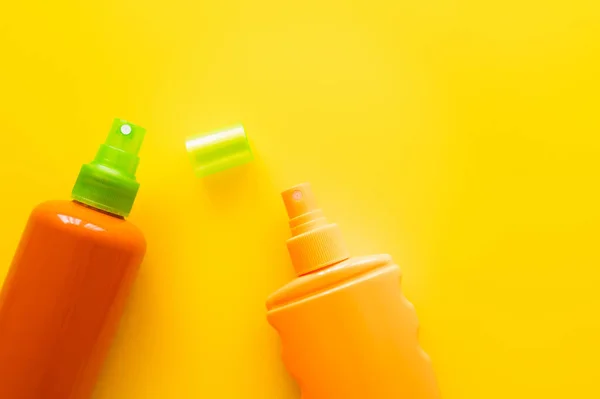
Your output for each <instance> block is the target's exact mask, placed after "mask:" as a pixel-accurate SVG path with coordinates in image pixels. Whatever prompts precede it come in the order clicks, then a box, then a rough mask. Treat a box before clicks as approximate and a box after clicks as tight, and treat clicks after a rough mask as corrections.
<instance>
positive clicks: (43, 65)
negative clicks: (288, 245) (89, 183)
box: [0, 0, 600, 399]
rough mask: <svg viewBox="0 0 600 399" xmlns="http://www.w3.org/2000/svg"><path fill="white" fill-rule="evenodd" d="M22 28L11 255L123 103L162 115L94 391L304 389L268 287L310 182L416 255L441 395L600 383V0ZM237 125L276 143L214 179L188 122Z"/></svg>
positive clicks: (88, 18)
mask: <svg viewBox="0 0 600 399" xmlns="http://www.w3.org/2000/svg"><path fill="white" fill-rule="evenodd" d="M0 49H1V51H2V53H1V54H2V55H1V59H0V123H1V126H2V134H1V136H0V138H1V140H2V143H3V148H2V151H1V155H0V180H1V181H2V184H3V194H4V195H3V197H4V198H3V200H2V207H3V209H4V210H5V213H4V216H3V219H2V237H3V240H2V241H1V242H0V272H1V273H2V275H3V274H4V273H5V272H6V268H7V266H8V264H9V262H10V259H11V257H12V253H13V251H14V248H15V246H16V244H17V240H18V238H19V233H20V231H21V230H22V228H23V225H24V222H25V220H26V217H27V215H28V213H29V211H30V210H31V208H32V207H33V206H34V205H35V204H36V203H38V202H40V201H43V200H46V199H50V198H66V197H68V195H69V192H70V189H71V185H72V183H73V182H74V179H75V177H76V175H77V172H78V169H79V166H80V164H81V163H83V162H87V161H89V160H90V158H91V157H92V156H93V154H94V153H95V151H96V148H97V145H98V144H99V143H100V142H101V141H102V140H103V139H104V136H105V134H106V133H107V131H108V128H109V127H110V123H111V121H112V118H113V117H115V116H118V117H121V118H127V119H130V120H131V121H132V122H134V123H137V124H140V125H142V126H144V127H146V128H147V129H148V135H147V141H146V143H145V145H144V148H143V150H142V164H141V167H140V171H139V180H140V181H141V182H142V189H141V192H140V196H139V200H138V202H137V204H136V207H135V209H134V213H133V215H132V217H131V220H132V221H133V222H134V223H136V224H138V225H139V226H141V227H142V229H143V230H144V231H145V233H146V236H147V239H148V243H149V251H148V256H147V260H146V262H145V264H144V267H143V271H142V273H141V275H140V277H139V280H138V282H137V285H136V288H135V291H134V293H133V296H132V300H131V303H130V306H129V309H128V312H127V315H126V317H125V319H124V322H123V328H122V329H121V332H120V334H119V336H118V338H117V341H116V343H115V346H114V350H113V351H112V353H111V356H110V359H109V361H108V364H107V367H106V370H105V373H104V375H103V377H102V380H101V383H100V385H99V389H98V393H97V395H96V398H95V399H109V398H110V399H132V398H133V399H138V398H139V399H154V398H161V399H171V398H173V399H180V398H215V399H220V398H226V399H227V398H234V399H237V398H246V399H248V398H257V399H265V398H267V399H270V398H277V399H280V398H285V399H288V398H289V399H297V398H298V397H299V394H298V392H297V390H296V388H295V387H294V384H293V383H292V382H291V381H290V379H289V378H288V377H287V376H286V374H285V371H284V370H283V369H282V366H281V363H280V361H279V347H278V345H279V343H278V341H277V337H276V335H275V333H274V332H273V331H272V330H271V329H270V328H269V326H268V325H267V323H266V322H265V320H264V313H265V312H264V307H263V306H264V305H263V303H264V300H265V298H266V297H267V295H268V294H269V293H270V292H271V291H273V290H275V289H276V288H278V287H279V286H281V285H283V284H284V283H285V282H287V281H288V280H289V279H291V278H292V268H291V265H290V263H289V261H288V258H287V254H286V251H285V247H284V240H285V239H286V238H287V237H288V231H287V226H286V217H285V212H284V209H283V206H282V204H281V202H280V199H279V197H278V192H279V191H280V190H282V189H284V188H286V187H287V186H289V185H292V184H296V183H298V182H301V181H304V180H308V181H311V182H312V184H313V188H314V190H315V192H316V193H317V195H318V196H319V197H320V200H321V201H320V202H321V205H322V207H323V208H324V209H325V211H326V212H327V213H328V215H329V216H330V218H331V219H333V220H336V221H338V222H339V223H340V225H341V227H342V229H343V230H344V233H345V236H346V238H347V240H348V241H349V243H350V246H351V248H353V249H354V251H355V253H356V254H368V253H376V252H390V253H391V254H392V255H393V256H394V257H395V259H396V260H397V261H398V262H399V263H400V264H401V265H402V266H403V269H404V272H405V279H404V287H405V290H406V294H407V296H408V297H409V298H410V299H411V300H412V301H413V302H414V304H415V306H416V308H417V311H418V312H419V315H420V319H421V323H422V328H421V332H422V335H421V337H422V339H421V341H422V343H423V346H424V347H425V349H426V350H427V351H428V352H429V353H430V354H431V356H432V358H433V361H434V363H435V367H436V370H437V373H438V377H439V380H440V384H441V387H442V390H443V396H444V398H445V399H483V398H485V399H495V398H502V399H505V398H507V397H508V398H514V399H516V398H523V399H529V398H534V397H543V398H546V399H549V398H594V397H600V385H598V382H597V377H598V375H599V374H600V366H599V365H600V345H598V342H597V340H598V336H600V320H599V319H600V316H599V314H600V311H599V308H600V299H599V298H600V295H599V294H598V292H597V289H598V288H597V287H598V286H599V285H600V271H599V266H600V251H599V248H600V245H599V240H600V229H599V225H600V207H599V206H598V204H599V203H600V189H599V184H598V175H599V173H600V135H599V127H600V122H599V121H600V118H599V112H598V109H599V108H600V100H599V98H600V97H599V94H598V93H599V92H600V78H599V72H598V71H599V70H600V3H598V2H597V1H595V0H588V1H586V0H571V1H547V0H546V1H541V0H533V1H523V0H506V1H493V2H490V1H479V0H465V1H452V0H424V1H423V0H410V1H387V2H385V1H378V0H371V1H359V2H347V1H341V0H340V1H312V0H309V1H304V2H286V1H266V0H237V1H236V0H223V1H218V2H217V1H215V2H206V1H191V0H190V1H182V0H171V1H168V2H152V1H141V0H119V1H116V0H108V1H100V2H92V1H67V0H58V1H51V2H49V1H42V0H39V1H25V2H17V1H14V2H4V3H3V6H2V11H1V12H0ZM235 122H242V123H244V124H245V126H246V129H247V131H248V133H249V135H250V136H251V140H252V145H253V147H254V149H255V152H256V155H257V160H256V162H254V163H253V164H252V165H250V166H248V167H244V168H240V169H238V170H233V171H230V172H228V173H224V174H221V175H219V176H214V177H213V178H210V179H206V180H204V181H201V180H197V179H195V178H194V177H193V176H192V169H191V166H190V165H189V162H188V159H187V158H186V154H185V152H184V145H183V140H184V137H185V136H187V135H189V134H192V133H197V132H201V131H206V130H211V129H214V128H220V127H223V126H226V125H230V124H232V123H235ZM332 399H334V398H332ZM335 399H337V398H335Z"/></svg>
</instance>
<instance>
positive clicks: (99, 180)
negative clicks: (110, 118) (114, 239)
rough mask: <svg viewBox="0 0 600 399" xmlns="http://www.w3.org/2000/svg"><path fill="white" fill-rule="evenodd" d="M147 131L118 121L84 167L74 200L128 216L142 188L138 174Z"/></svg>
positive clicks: (73, 196)
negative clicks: (136, 177)
mask: <svg viewBox="0 0 600 399" xmlns="http://www.w3.org/2000/svg"><path fill="white" fill-rule="evenodd" d="M145 134H146V129H144V128H142V127H139V126H136V125H134V124H132V123H129V122H127V121H125V120H122V119H115V120H114V122H113V125H112V127H111V129H110V133H109V134H108V138H107V139H106V142H105V143H104V144H102V145H101V146H100V148H99V149H98V153H97V154H96V158H94V160H93V161H92V162H91V163H88V164H85V165H83V166H82V167H81V171H80V172H79V177H78V178H77V181H76V182H75V186H74V187H73V192H72V198H73V199H74V200H75V201H79V202H81V203H83V204H86V205H89V206H91V207H94V208H96V209H100V210H103V211H105V212H108V213H112V214H114V215H118V216H129V213H130V212H131V208H132V207H133V202H134V201H135V197H136V195H137V192H138V189H139V187H140V185H139V183H138V182H137V181H136V179H135V172H136V170H137V166H138V163H139V161H140V159H139V157H138V153H139V151H140V147H141V146H142V141H143V140H144V135H145Z"/></svg>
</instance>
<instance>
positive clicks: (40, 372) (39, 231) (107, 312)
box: [0, 201, 146, 399]
mask: <svg viewBox="0 0 600 399" xmlns="http://www.w3.org/2000/svg"><path fill="white" fill-rule="evenodd" d="M145 250H146V243H145V240H144V238H143V236H142V234H141V232H140V231H139V230H138V229H137V228H136V227H135V226H133V225H132V224H131V223H129V222H127V221H125V220H123V219H120V218H117V217H114V216H111V215H108V214H105V213H102V212H99V211H96V210H93V209H90V208H88V207H85V206H83V205H80V204H78V203H75V202H70V201H52V202H47V203H44V204H41V205H40V206H38V207H37V208H36V209H35V210H34V211H33V212H32V214H31V216H30V219H29V222H28V224H27V227H26V229H25V232H24V233H23V236H22V239H21V242H20V245H19V248H18V250H17V252H16V254H15V258H14V260H13V263H12V265H11V268H10V270H9V273H8V276H7V278H6V281H5V283H4V286H3V289H2V292H1V293H0V398H3V399H87V398H89V397H90V396H91V394H92V391H93V388H94V385H95V382H96V379H97V376H98V374H99V371H100V367H101V365H102V363H103V360H104V358H105V356H106V354H107V351H108V348H109V346H110V341H111V338H112V337H113V335H114V333H115V332H116V329H117V325H118V321H119V319H120V316H121V314H122V312H123V308H124V304H125V300H126V297H127V295H128V293H129V291H130V288H131V286H132V283H133V281H134V279H135V275H136V274H137V271H138V269H139V266H140V264H141V262H142V259H143V257H144V253H145Z"/></svg>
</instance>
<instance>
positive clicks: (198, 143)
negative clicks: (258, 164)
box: [185, 125, 253, 177]
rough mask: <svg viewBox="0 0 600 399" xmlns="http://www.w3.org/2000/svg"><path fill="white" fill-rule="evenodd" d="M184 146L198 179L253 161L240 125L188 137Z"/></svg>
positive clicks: (246, 138)
mask: <svg viewBox="0 0 600 399" xmlns="http://www.w3.org/2000/svg"><path fill="white" fill-rule="evenodd" d="M185 146H186V148H187V151H188V153H189V155H190V158H191V160H192V165H193V167H194V173H195V174H196V176H198V177H204V176H208V175H211V174H213V173H217V172H221V171H223V170H225V169H229V168H233V167H235V166H239V165H243V164H245V163H247V162H250V161H252V159H253V156H252V150H251V149H250V144H249V143H248V137H246V132H245V131H244V127H243V126H242V125H236V126H233V127H230V128H227V129H221V130H218V131H215V132H210V133H203V134H199V135H196V136H192V137H189V138H188V139H187V140H186V142H185Z"/></svg>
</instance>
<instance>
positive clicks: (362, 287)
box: [267, 255, 440, 399]
mask: <svg viewBox="0 0 600 399" xmlns="http://www.w3.org/2000/svg"><path fill="white" fill-rule="evenodd" d="M267 307H268V309H269V312H268V320H269V322H270V323H271V325H273V327H274V328H275V329H277V331H278V332H279V335H280V337H281V342H282V347H283V360H284V362H285V364H286V367H287V369H288V370H289V372H290V374H292V376H293V377H294V378H295V379H296V381H297V382H298V384H299V386H300V389H301V391H302V398H303V399H337V398H344V399H437V398H439V397H440V396H439V390H438V386H437V383H436V379H435V375H434V372H433V368H432V366H431V363H430V361H429V358H428V356H427V355H426V354H425V353H424V352H423V350H422V349H421V348H420V347H419V344H418V339H417V335H418V332H417V330H418V321H417V317H416V314H415V312H414V309H413V306H412V304H410V302H408V301H407V300H406V298H405V297H404V295H403V294H402V291H401V289H400V268H399V267H398V266H397V265H395V264H393V263H392V260H391V258H390V257H389V256H387V255H375V256H368V257H360V258H358V257H357V258H350V259H348V260H345V261H343V262H340V263H337V264H335V265H333V266H329V267H327V268H324V269H321V270H318V271H315V272H312V273H310V274H306V275H304V276H301V277H299V278H297V279H296V280H295V281H293V282H292V283H290V284H288V285H287V286H286V287H284V288H282V289H280V290H279V291H277V292H276V293H274V294H273V295H272V296H271V297H270V298H269V300H268V302H267Z"/></svg>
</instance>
